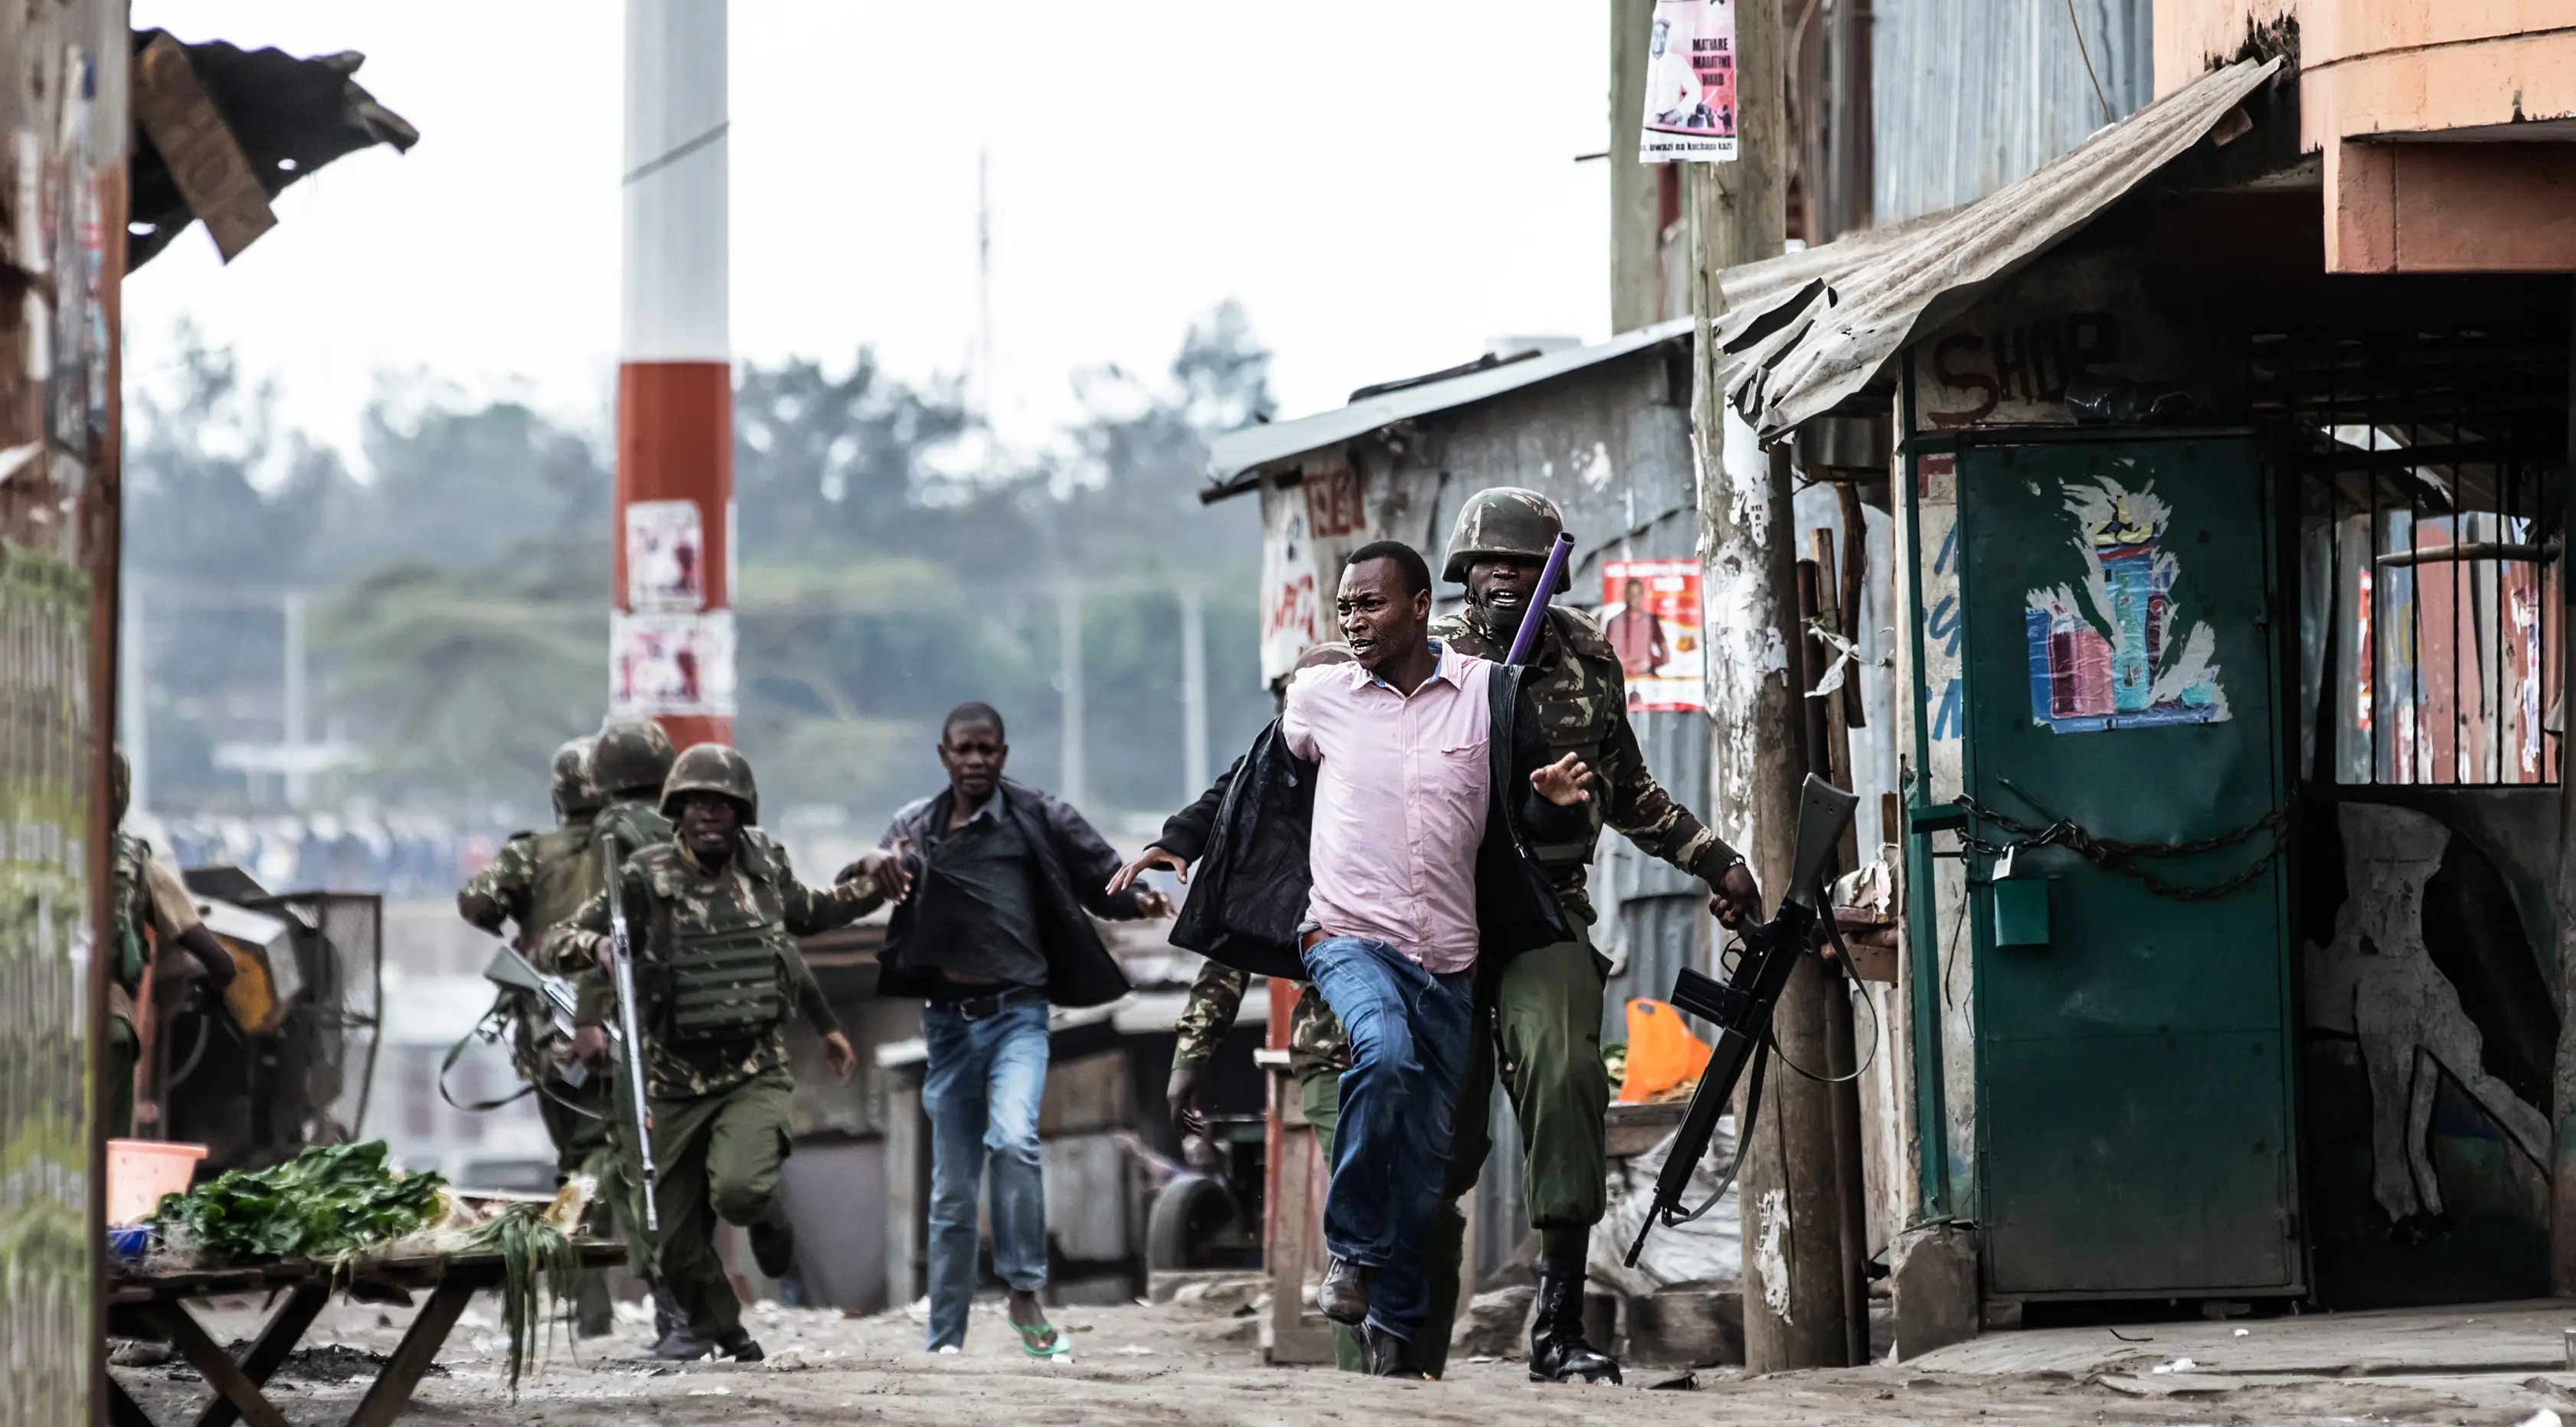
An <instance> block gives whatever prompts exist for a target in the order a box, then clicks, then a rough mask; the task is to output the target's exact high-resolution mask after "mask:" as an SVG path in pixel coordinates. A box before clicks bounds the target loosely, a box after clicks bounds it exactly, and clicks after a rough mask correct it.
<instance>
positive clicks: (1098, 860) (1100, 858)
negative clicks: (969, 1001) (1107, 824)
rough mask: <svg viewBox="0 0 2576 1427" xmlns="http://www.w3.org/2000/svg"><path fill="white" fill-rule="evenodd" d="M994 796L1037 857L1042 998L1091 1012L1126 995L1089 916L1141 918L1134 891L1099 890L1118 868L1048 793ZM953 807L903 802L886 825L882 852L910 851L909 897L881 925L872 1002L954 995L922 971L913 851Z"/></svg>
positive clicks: (1020, 788) (1008, 784)
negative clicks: (898, 847)
mask: <svg viewBox="0 0 2576 1427" xmlns="http://www.w3.org/2000/svg"><path fill="white" fill-rule="evenodd" d="M993 796H994V797H997V798H999V799H1001V800H1002V810H1003V811H1004V812H1005V813H1007V814H1008V815H1009V816H1010V817H1011V818H1012V820H1013V821H1015V822H1017V823H1018V824H1019V829H1020V836H1021V837H1022V838H1024V839H1026V840H1027V842H1028V845H1029V851H1030V854H1031V855H1032V856H1034V857H1035V858H1036V859H1037V864H1038V865H1037V891H1038V941H1039V948H1038V949H1039V950H1040V951H1042V952H1044V953H1045V954H1046V962H1047V999H1048V1000H1050V1001H1053V1002H1054V1003H1055V1004H1057V1005H1059V1006H1099V1005H1105V1004H1107V1003H1109V1002H1111V1001H1115V1000H1117V999H1118V998H1119V997H1121V996H1124V995H1126V994H1127V992H1128V990H1129V987H1128V984H1127V973H1125V972H1123V971H1121V970H1119V969H1118V963H1117V961H1116V960H1114V959H1113V958H1112V957H1111V956H1110V955H1109V948H1108V946H1107V945H1106V944H1104V943H1103V942H1102V941H1101V940H1100V929H1099V928H1098V927H1095V926H1093V925H1092V924H1091V919H1092V917H1093V916H1095V915H1096V916H1102V917H1107V918H1109V919H1111V920H1113V921H1127V920H1131V919H1133V918H1136V917H1139V916H1142V915H1143V913H1142V912H1140V911H1139V910H1137V906H1136V893H1135V890H1134V889H1133V888H1130V889H1129V890H1127V891H1125V892H1122V893H1119V894H1118V895H1116V896H1114V897H1113V896H1111V895H1109V893H1108V892H1106V891H1104V890H1103V889H1104V888H1106V887H1107V886H1108V885H1109V879H1110V877H1111V876H1112V875H1114V874H1115V873H1116V872H1117V871H1118V854H1117V853H1115V852H1113V851H1111V850H1110V847H1109V844H1108V843H1106V842H1103V841H1102V840H1101V837H1100V834H1099V833H1097V832H1094V831H1092V828H1091V824H1090V823H1088V822H1085V821H1084V820H1083V817H1082V814H1080V813H1078V812H1076V811H1074V810H1073V807H1072V806H1071V805H1070V804H1067V803H1065V802H1062V801H1060V800H1058V799H1057V798H1055V797H1053V796H1051V795H1049V794H1046V793H1043V792H1040V791H1039V790H1037V789H1035V788H1032V787H1029V786H1028V785H1026V784H1023V783H1014V782H1012V781H1011V780H1009V779H1008V778H1005V779H1003V780H1002V785H1001V787H999V788H997V789H995V790H994V793H993ZM952 802H953V796H952V795H951V794H950V793H947V792H945V791H943V792H941V793H940V794H939V795H938V796H936V797H930V798H923V799H921V800H920V801H919V802H916V803H912V804H909V805H908V806H906V807H905V808H904V809H903V811H901V812H899V813H896V814H895V815H894V826H893V827H891V828H889V829H888V830H887V832H886V836H885V841H884V842H883V843H881V844H880V846H884V847H888V848H891V847H892V846H893V845H894V844H895V842H896V841H897V840H898V839H901V840H904V841H908V842H909V843H910V844H911V845H912V848H913V851H912V852H911V853H910V854H909V855H908V856H907V858H906V861H907V862H909V863H910V864H911V867H912V874H913V896H912V897H911V898H909V899H908V900H906V901H903V902H900V903H898V904H896V906H895V909H894V918H893V921H892V922H891V923H890V924H888V926H887V927H886V944H885V951H884V952H883V953H882V954H881V955H880V956H879V957H878V959H877V994H879V995H881V996H929V997H938V996H941V995H953V994H955V990H956V988H955V987H954V986H953V985H952V984H951V983H950V982H948V981H947V980H946V979H945V978H943V977H942V976H940V974H939V973H938V972H936V971H934V970H932V969H930V968H929V967H928V966H926V965H924V964H923V961H924V957H923V954H922V948H921V947H920V945H919V941H920V937H919V936H918V934H917V925H918V921H919V917H918V912H919V907H918V906H917V905H916V904H917V903H919V902H920V900H921V893H922V887H923V879H922V876H921V871H922V865H921V849H923V848H925V847H927V846H929V842H930V839H929V834H930V832H931V831H932V830H933V829H944V828H946V827H947V826H948V812H949V808H950V807H951V805H952Z"/></svg>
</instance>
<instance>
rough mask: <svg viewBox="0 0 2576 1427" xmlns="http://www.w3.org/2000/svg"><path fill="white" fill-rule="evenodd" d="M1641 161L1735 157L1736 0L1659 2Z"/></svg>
mask: <svg viewBox="0 0 2576 1427" xmlns="http://www.w3.org/2000/svg"><path fill="white" fill-rule="evenodd" d="M1654 25H1655V28H1654V33H1653V35H1652V36H1651V37H1650V38H1649V39H1648V40H1647V42H1646V127H1645V132H1644V134H1643V135H1642V136H1641V138H1640V139H1639V142H1638V148H1637V161H1638V162H1639V163H1650V164H1664V163H1706V162H1718V163H1731V162H1733V161H1734V159H1735V0H1655V19H1654Z"/></svg>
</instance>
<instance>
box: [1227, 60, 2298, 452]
mask: <svg viewBox="0 0 2576 1427" xmlns="http://www.w3.org/2000/svg"><path fill="white" fill-rule="evenodd" d="M2279 65H2280V61H2279V60H2262V61H2255V60H2245V61H2242V62H2239V63H2237V64H2234V65H2231V66H2229V67H2228V68H2226V69H2222V70H2216V71H2213V72H2211V73H2210V74H2207V75H2204V76H2203V77H2202V78H2201V79H2200V80H2199V81H2198V82H2197V83H2195V84H2193V85H2191V86H2190V87H2189V88H2187V89H2182V90H2179V91H2177V92H2175V93H2173V94H2170V95H2167V96H2166V97H2165V98H2164V99H2162V100H2159V101H2158V102H2156V103H2155V104H2153V105H2151V106H2149V107H2147V108H2145V109H2142V110H2140V111H2138V112H2137V113H2135V114H2133V115H2131V116H2129V117H2128V118H2127V119H2124V120H2122V121H2120V122H2119V123H2117V124H2112V125H2109V126H2107V127H2105V128H2103V129H2102V130H2101V131H2100V132H2098V133H2096V134H2094V135H2093V137H2091V138H2090V139H2087V140H2085V141H2084V143H2083V144H2081V145H2079V146H2078V147H2076V148H2074V149H2073V150H2070V151H2069V152H2067V153H2064V154H2061V155H2059V156H2058V157H2057V158H2055V159H2053V160H2051V161H2050V162H2049V163H2047V164H2046V165H2044V166H2043V167H2041V168H2040V169H2039V170H2038V171H2037V172H2036V173H2033V174H2031V175H2030V176H2029V177H2027V178H2024V179H2021V180H2020V181H2018V182H2016V183H2013V184H2012V185H2010V186H2008V187H2006V188H2004V189H2003V190H2001V191H2000V192H1998V193H1996V194H1995V195H1994V196H1992V197H1990V198H1986V199H1982V200H1980V201H1978V202H1975V203H1970V204H1966V205H1964V206H1962V207H1958V208H1953V209H1949V210H1948V211H1946V212H1941V213H1934V214H1930V215H1927V216H1925V217H1922V218H1917V219H1915V220H1914V221H1912V222H1910V223H1903V224H1899V225H1897V226H1895V227H1892V228H1869V229H1863V230H1861V231H1859V232H1855V233H1847V234H1845V235H1843V236H1842V237H1840V238H1837V239H1835V240H1834V241H1832V242H1830V243H1827V244H1825V245H1824V246H1822V247H1817V248H1809V249H1805V250H1803V251H1800V252H1795V253H1786V254H1783V255H1782V256H1780V257H1776V258H1771V259H1768V260H1766V261H1763V262H1758V263H1747V264H1745V265H1744V266H1742V267H1738V268H1729V269H1728V270H1726V271H1725V272H1724V273H1721V274H1719V276H1718V286H1719V288H1720V290H1721V291H1723V292H1724V294H1725V296H1726V305H1727V311H1726V315H1725V316H1723V317H1721V318H1720V319H1719V320H1718V340H1719V342H1720V343H1721V344H1722V345H1723V346H1725V347H1726V348H1727V349H1728V350H1729V352H1730V353H1732V354H1733V355H1732V356H1731V357H1730V359H1729V363H1728V370H1727V379H1726V391H1727V398H1728V400H1730V401H1733V402H1734V403H1735V404H1736V406H1737V408H1738V409H1739V410H1741V411H1742V412H1743V413H1744V415H1745V417H1746V419H1747V420H1749V421H1751V422H1752V423H1753V424H1754V425H1755V427H1756V428H1758V429H1759V430H1760V431H1761V432H1762V434H1763V436H1764V437H1765V438H1766V439H1768V438H1774V437H1777V436H1780V435H1782V434H1784V433H1786V432H1788V431H1789V430H1790V429H1792V428H1794V427H1795V426H1797V425H1798V424H1799V423H1800V422H1803V421H1805V420H1807V419H1808V418H1810V417H1815V416H1821V415H1823V414H1825V413H1826V412H1828V411H1831V410H1832V409H1833V408H1834V407H1835V406H1836V405H1837V404H1838V403H1840V402H1842V401H1843V400H1844V399H1845V398H1847V397H1849V396H1851V395H1852V394H1853V393H1854V392H1857V391H1859V390H1860V389H1861V388H1862V387H1863V386H1865V385H1867V384H1868V383H1869V381H1870V380H1871V379H1872V378H1873V377H1875V376H1877V375H1878V373H1879V370H1880V369H1881V368H1882V367H1884V366H1885V365H1886V364H1887V363H1888V361H1889V360H1891V359H1892V358H1894V357H1895V356H1896V354H1897V352H1898V351H1899V350H1901V349H1902V348H1903V347H1904V345H1905V343H1906V342H1907V340H1908V339H1910V338H1911V337H1912V336H1913V335H1914V333H1915V332H1916V331H1917V330H1918V329H1921V328H1923V327H1926V326H1930V325H1937V323H1939V322H1942V321H1947V320H1948V318H1949V317H1950V315H1951V314H1952V313H1953V312H1955V311H1957V310H1958V309H1959V308H1961V307H1964V306H1965V305H1966V304H1967V303H1968V302H1969V301H1971V300H1973V299H1974V298H1975V296H1976V295H1977V293H1978V292H1979V291H1980V290H1981V289H1983V288H1984V287H1985V286H1986V285H1987V284H1989V283H1992V282H1994V281H1996V280H1997V279H1999V278H2003V277H2006V276H2008V275H2010V274H2011V273H2013V272H2016V271H2018V270H2019V269H2020V268H2022V267H2023V266H2024V265H2026V264H2027V263H2029V262H2030V261H2031V260H2032V259H2034V258H2036V257H2038V256H2039V255H2040V254H2042V253H2044V252H2046V251H2048V250H2049V249H2050V248H2051V247H2054V246H2056V244H2057V243H2058V242H2059V241H2060V240H2061V239H2063V238H2065V237H2067V236H2068V235H2070V234H2072V233H2074V232H2075V230H2077V229H2078V228H2081V227H2083V226H2084V225H2085V224H2086V223H2088V222H2090V221H2092V219H2093V218H2094V217H2095V216H2097V215H2098V214H2100V213H2101V212H2102V210H2103V209H2105V208H2108V207H2109V206H2111V204H2113V203H2115V202H2117V201H2118V200H2119V199H2120V198H2121V197H2122V196H2123V195H2125V194H2127V193H2128V192H2129V191H2130V190H2131V189H2134V188H2136V187H2137V186H2138V185H2139V184H2141V183H2144V182H2145V181H2146V180H2147V179H2148V178H2150V177H2152V176H2153V175H2154V174H2155V172H2156V171H2157V170H2158V169H2161V168H2163V167H2164V166H2165V165H2166V164H2168V163H2171V162H2172V161H2173V160H2175V159H2177V158H2179V157H2181V156H2182V154H2183V153H2184V152H2185V151H2186V150H2188V149H2189V148H2191V146H2192V145H2194V144H2196V143H2199V142H2200V141H2201V140H2202V139H2203V138H2205V137H2207V136H2208V134H2209V131H2210V129H2211V128H2213V127H2214V126H2215V125H2216V124H2217V123H2218V121H2219V120H2220V119H2221V118H2223V117H2225V116H2226V114H2227V112H2228V111H2229V110H2231V109H2234V108H2235V107H2236V106H2237V105H2238V104H2239V103H2241V102H2243V101H2244V99H2245V97H2246V96H2247V95H2249V94H2252V93H2253V92H2254V90H2255V89H2256V88H2257V87H2258V86H2259V85H2261V84H2262V83H2263V81H2264V80H2266V79H2268V78H2270V77H2271V75H2272V73H2273V71H2274V70H2276V69H2277V68H2278V67H2279ZM1927 317H1928V318H1929V319H1930V320H1929V321H1928V322H1927V320H1926V319H1927ZM1690 333H1691V319H1690V318H1687V317H1680V318H1675V319H1673V320H1672V321H1669V322H1659V323H1657V324H1655V325H1654V326H1652V327H1641V328H1638V329H1637V330H1636V331H1633V332H1628V333H1623V334H1622V335H1620V336H1618V337H1615V338H1613V339H1611V340H1610V341H1607V342H1603V343H1600V344H1599V345H1597V346H1591V347H1577V348H1574V349H1572V350H1569V351H1563V352H1550V353H1547V354H1546V355H1544V356H1538V357H1531V358H1527V359H1525V360H1521V361H1516V362H1510V363H1506V364H1504V365H1502V366H1498V367H1493V368H1491V369H1489V370H1486V371H1481V372H1473V373H1470V374H1468V375H1466V376H1460V377H1451V378H1449V379H1447V380H1445V381H1435V382H1424V383H1422V384H1421V385H1418V386H1406V387H1401V388H1398V389H1397V390H1394V391H1390V392H1384V393H1381V394H1379V395H1377V396H1372V397H1368V398H1366V399H1364V400H1361V401H1355V402H1352V403H1351V404H1350V405H1348V406H1343V407H1337V408H1335V409H1333V410H1331V411H1325V412H1319V413H1317V414H1316V415H1313V416H1305V417H1300V418H1298V419H1297V420H1295V421H1280V422H1274V423H1272V424H1270V425H1267V426H1253V427H1248V428H1246V429H1244V430H1241V431H1237V432H1233V433H1231V434H1229V435H1225V436H1220V437H1218V438H1217V439H1216V440H1215V442H1213V443H1212V444H1211V445H1210V446H1209V448H1208V478H1209V484H1208V486H1207V488H1206V489H1205V490H1203V491H1201V492H1200V493H1199V498H1200V499H1201V500H1205V501H1215V500H1222V499H1224V498H1225V497H1227V496H1230V495H1236V494H1240V493H1241V492H1243V491H1247V490H1250V489H1251V488H1252V486H1253V484H1254V482H1255V480H1256V479H1257V478H1258V473H1259V471H1260V469H1261V468H1262V467H1264V466H1267V465H1270V464H1271V463H1273V462H1277V461H1283V460H1287V459H1289V458H1291V457H1296V456H1302V455H1305V454H1307V453H1308V452H1311V451H1320V450H1323V449H1324V448H1326V447H1329V446H1337V445H1339V444H1341V443H1342V442H1344V441H1348V440H1351V439H1353V438H1354V437H1359V436H1365V435H1367V434H1368V433H1370V432H1372V431H1375V430H1378V429H1380V428H1381V427H1386V426H1392V425H1394V424H1395V423H1397V422H1399V421H1405V420H1410V419H1411V418H1414V417H1417V416H1426V415H1429V414H1430V413H1432V412H1435V411H1446V410H1449V409H1451V408H1453V407H1460V406H1465V405H1467V404H1469V403H1470V402H1477V401H1483V400H1486V399H1488V398H1490V397H1496V396H1501V395H1503V394H1504V393H1506V392H1510V391H1516V390H1519V389H1520V388H1522V387H1526V386H1533V385H1536V384H1538V383H1540V382H1545V381H1553V380H1555V379H1556V378H1558V377H1561V376H1564V375H1566V374H1568V373H1570V372H1577V371H1581V370H1583V369H1584V368H1586V367H1589V366H1593V365H1595V364H1597V363H1600V362H1606V361H1609V360H1610V359H1612V358H1614V357H1621V356H1625V355H1627V354H1628V353H1631V352H1636V351H1642V350H1644V349H1645V348H1648V347H1652V346H1654V345H1656V344H1658V343H1662V342H1670V341H1682V340H1687V339H1688V338H1689V336H1690ZM1748 334H1755V335H1751V336H1749V337H1748Z"/></svg>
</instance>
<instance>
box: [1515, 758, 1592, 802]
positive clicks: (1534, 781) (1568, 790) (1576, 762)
mask: <svg viewBox="0 0 2576 1427" xmlns="http://www.w3.org/2000/svg"><path fill="white" fill-rule="evenodd" d="M1530 786H1531V787H1533V788H1536V789H1538V795H1539V796H1540V797H1542V798H1545V799H1547V800H1548V801H1549V802H1551V803H1554V804H1556V805H1557V806H1558V807H1560V808H1570V807H1573V806H1574V805H1575V804H1576V803H1588V802H1590V801H1592V770H1591V769H1589V768H1586V767H1584V766H1583V760H1582V759H1580V758H1577V757H1575V756H1574V755H1573V754H1571V753H1569V754H1567V755H1565V756H1564V757H1563V758H1560V759H1558V760H1556V761H1555V762H1553V763H1550V764H1549V765H1547V766H1546V767H1544V768H1539V769H1534V770H1532V771H1531V773H1530Z"/></svg>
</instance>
